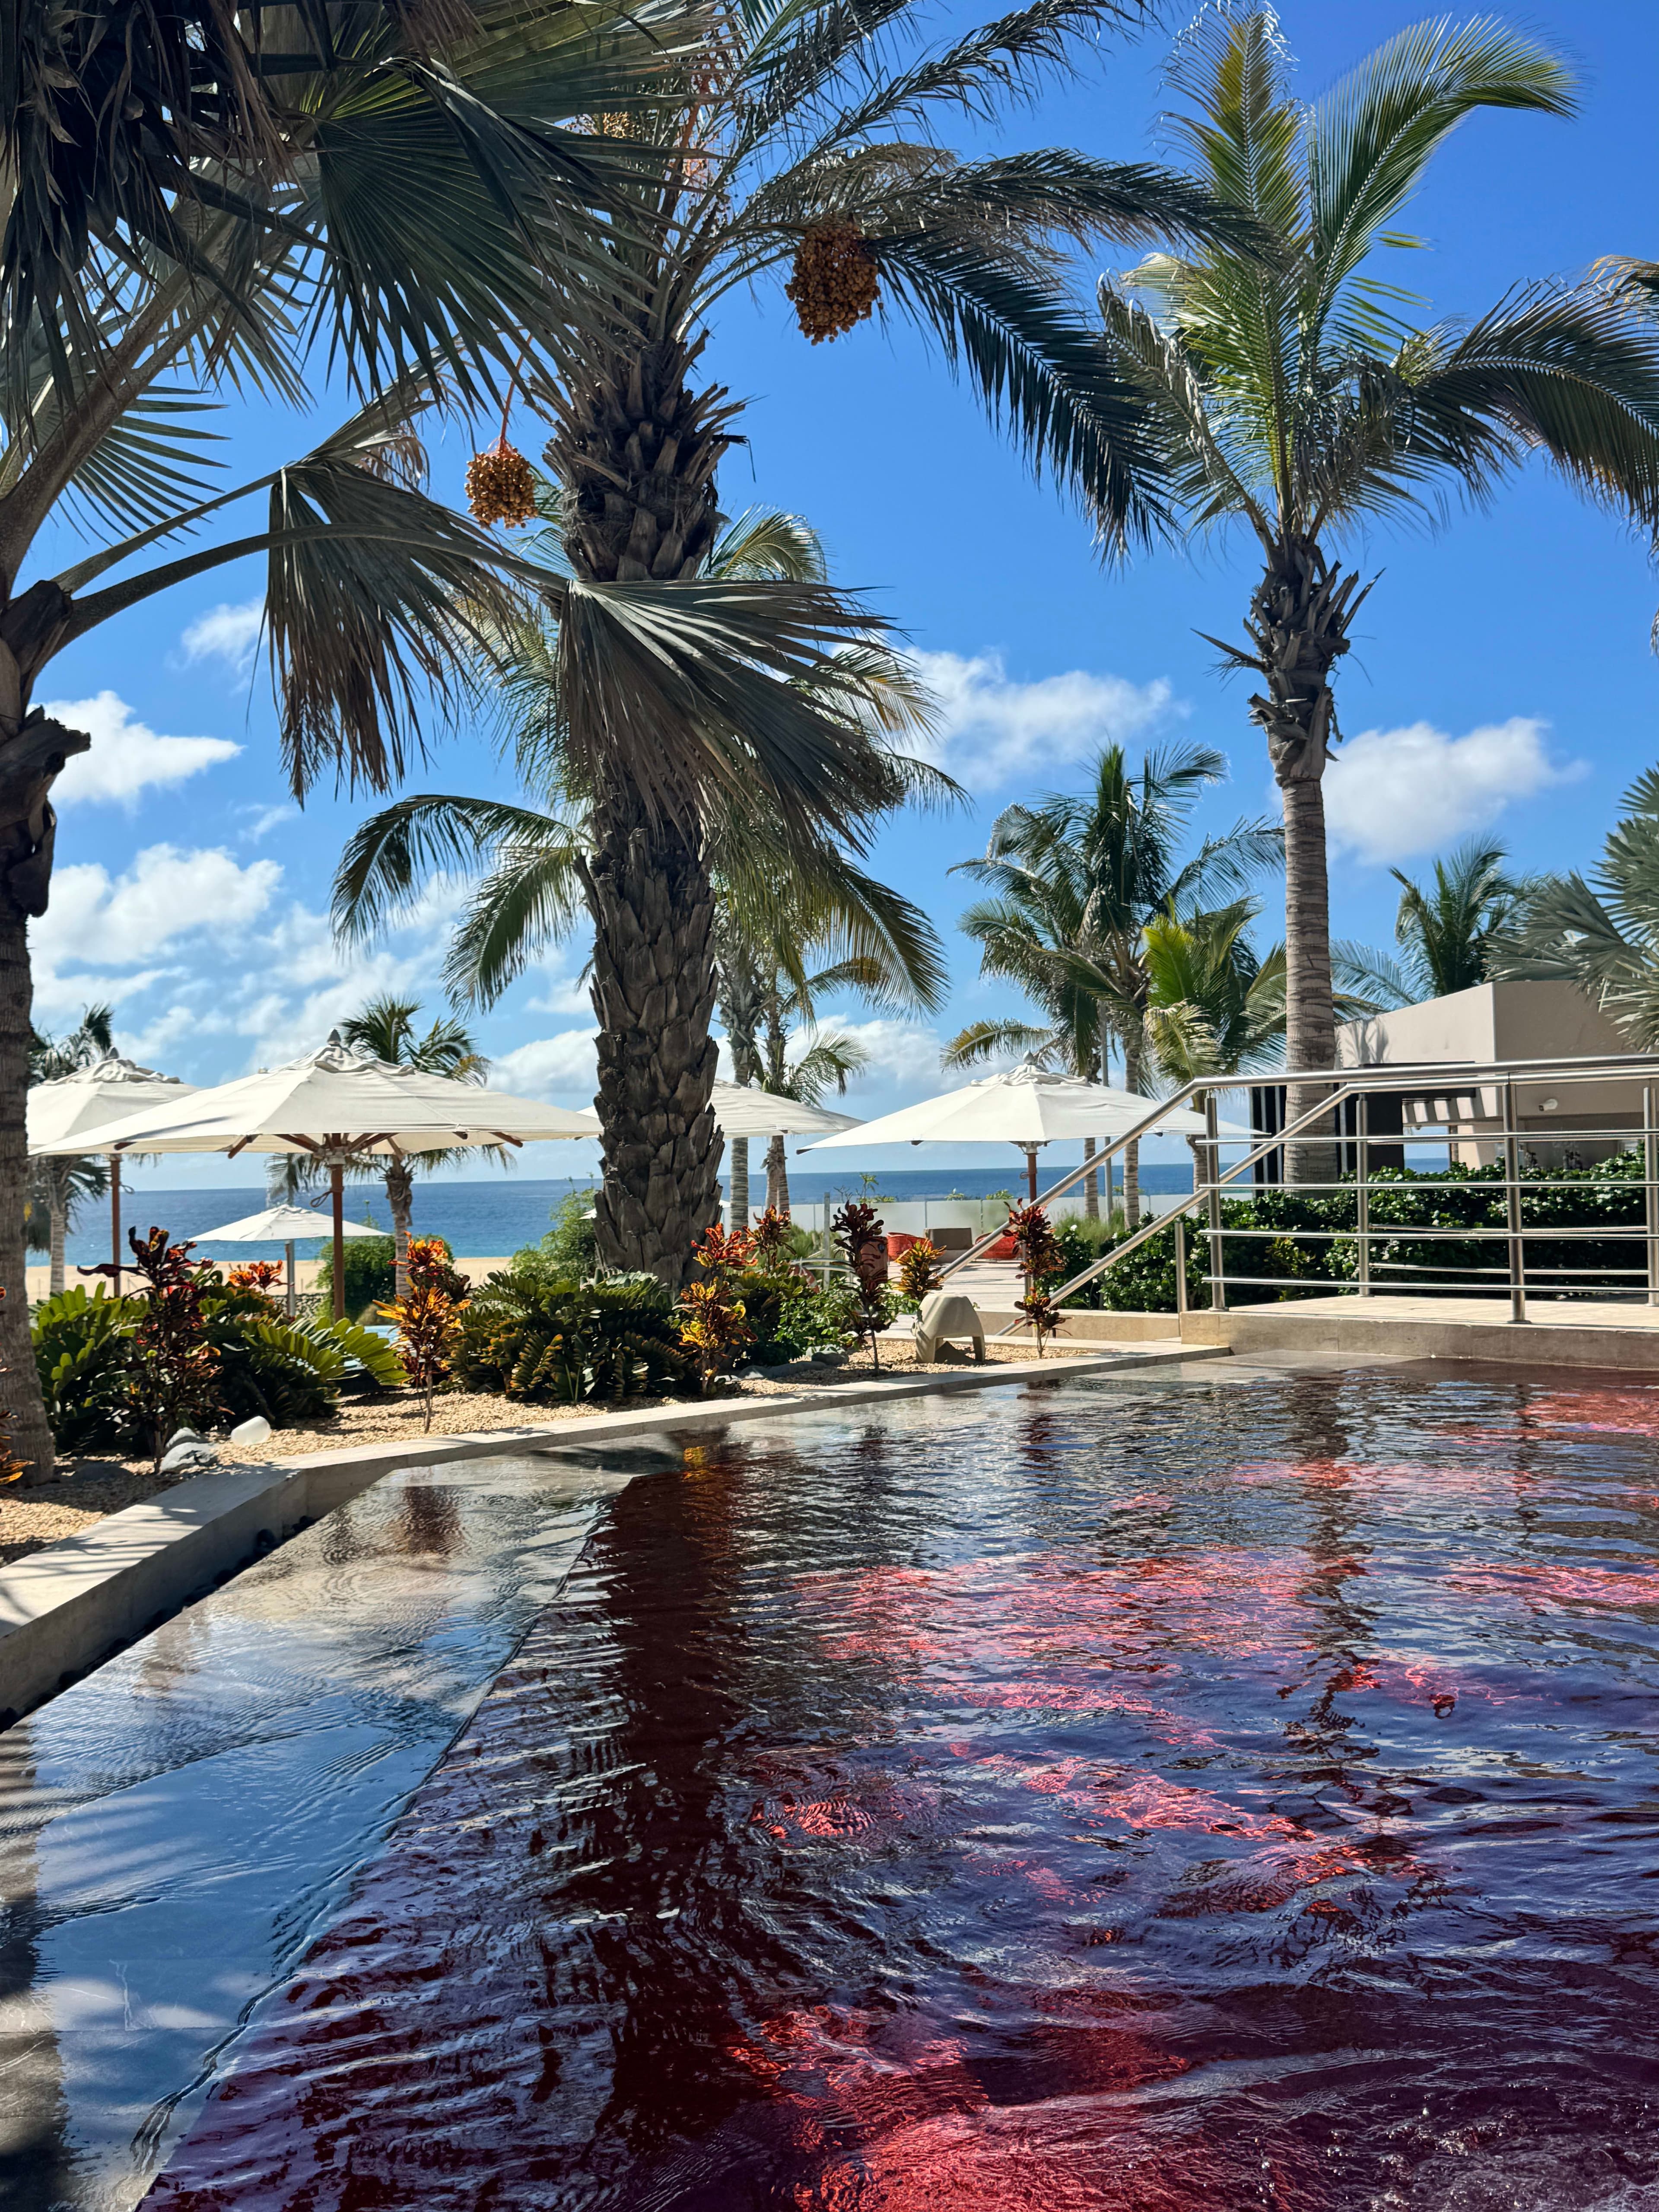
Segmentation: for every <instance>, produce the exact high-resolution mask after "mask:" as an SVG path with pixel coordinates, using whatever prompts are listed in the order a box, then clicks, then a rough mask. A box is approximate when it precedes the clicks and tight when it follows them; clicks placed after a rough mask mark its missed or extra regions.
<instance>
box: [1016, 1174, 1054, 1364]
mask: <svg viewBox="0 0 1659 2212" xmlns="http://www.w3.org/2000/svg"><path fill="white" fill-rule="evenodd" d="M1008 1234H1009V1236H1010V1237H1011V1238H1012V1241H1013V1247H1014V1258H1015V1259H1016V1260H1017V1261H1018V1263H1019V1271H1020V1273H1021V1274H1023V1275H1024V1278H1025V1295H1024V1297H1023V1298H1018V1299H1016V1300H1015V1310H1016V1311H1017V1312H1018V1313H1023V1314H1024V1316H1025V1318H1026V1320H1027V1321H1029V1322H1030V1324H1031V1327H1032V1328H1033V1329H1034V1330H1035V1331H1036V1347H1037V1358H1039V1359H1041V1358H1042V1349H1043V1346H1044V1344H1045V1342H1046V1341H1047V1340H1048V1338H1049V1337H1050V1336H1052V1335H1053V1334H1054V1333H1055V1331H1056V1330H1057V1329H1058V1328H1059V1327H1060V1308H1059V1307H1058V1306H1057V1305H1056V1304H1055V1303H1054V1299H1053V1298H1052V1297H1050V1296H1049V1295H1048V1291H1046V1290H1045V1289H1044V1287H1043V1285H1044V1284H1045V1283H1046V1282H1052V1281H1053V1280H1054V1277H1055V1275H1057V1274H1058V1273H1060V1272H1061V1270H1062V1269H1063V1268H1064V1267H1065V1263H1066V1255H1065V1253H1064V1252H1063V1251H1062V1250H1061V1249H1060V1239H1059V1237H1056V1236H1055V1234H1054V1231H1053V1229H1052V1228H1050V1226H1049V1225H1048V1215H1047V1214H1046V1213H1045V1212H1043V1210H1042V1207H1041V1206H1010V1207H1009V1209H1008Z"/></svg>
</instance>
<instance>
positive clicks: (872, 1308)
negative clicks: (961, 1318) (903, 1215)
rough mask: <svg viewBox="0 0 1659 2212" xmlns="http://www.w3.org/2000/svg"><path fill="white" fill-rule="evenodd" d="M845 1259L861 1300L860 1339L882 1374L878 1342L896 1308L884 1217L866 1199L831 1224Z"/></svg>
mask: <svg viewBox="0 0 1659 2212" xmlns="http://www.w3.org/2000/svg"><path fill="white" fill-rule="evenodd" d="M829 1227H830V1231H831V1233H832V1234H833V1235H834V1237H835V1240H836V1244H837V1245H838V1246H839V1247H840V1249H841V1253H842V1258H843V1259H844V1260H845V1261H846V1262H847V1264H848V1267H850V1268H851V1269H852V1272H853V1289H854V1295H855V1297H856V1298H857V1300H858V1326H859V1332H860V1335H863V1336H867V1337H868V1338H869V1340H870V1358H871V1363H872V1365H873V1366H874V1368H875V1370H876V1371H877V1373H878V1374H879V1373H880V1371H881V1352H880V1349H879V1346H878V1338H879V1336H880V1334H881V1332H882V1330H883V1329H884V1328H886V1326H887V1324H888V1322H890V1321H891V1320H892V1318H893V1315H894V1312H895V1311H896V1306H895V1303H894V1298H893V1293H892V1292H891V1291H890V1290H889V1289H888V1287H887V1236H886V1231H885V1229H884V1226H883V1224H882V1218H881V1216H880V1215H879V1214H878V1212H876V1209H875V1207H874V1206H869V1205H866V1203H865V1201H864V1200H862V1199H848V1201H847V1203H846V1205H845V1206H841V1207H840V1208H838V1210H837V1212H836V1217H835V1219H834V1220H833V1221H832V1222H831V1223H830V1225H829Z"/></svg>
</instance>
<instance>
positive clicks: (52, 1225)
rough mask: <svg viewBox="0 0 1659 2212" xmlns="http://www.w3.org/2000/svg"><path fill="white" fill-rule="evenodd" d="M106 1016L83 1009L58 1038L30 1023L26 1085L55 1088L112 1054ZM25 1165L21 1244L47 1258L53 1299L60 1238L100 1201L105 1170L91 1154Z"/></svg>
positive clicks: (59, 1280) (108, 1012)
mask: <svg viewBox="0 0 1659 2212" xmlns="http://www.w3.org/2000/svg"><path fill="white" fill-rule="evenodd" d="M112 1017H113V1009H112V1007H109V1006H88V1007H87V1008H85V1009H84V1011H83V1012H82V1016H81V1018H80V1020H79V1022H78V1023H76V1026H75V1027H74V1028H73V1029H72V1030H70V1031H69V1032H68V1033H67V1034H66V1035H65V1036H60V1037H53V1036H46V1035H45V1034H44V1033H43V1032H42V1031H41V1030H37V1029H35V1028H34V1027H33V1024H31V1025H30V1030H29V1060H28V1067H29V1081H30V1083H31V1085H33V1084H36V1083H55V1082H57V1081H58V1078H59V1077H60V1076H64V1075H73V1074H74V1073H76V1070H77V1069H79V1068H82V1067H90V1066H92V1065H93V1063H94V1061H96V1060H102V1059H104V1058H105V1056H106V1054H109V1053H112V1052H113V1051H114V1049H115V1039H114V1037H113V1036H112V1033H111V1030H110V1024H111V1021H112ZM108 1188H109V1170H108V1168H107V1167H106V1165H105V1164H104V1162H103V1161H102V1160H100V1159H99V1158H97V1157H96V1156H95V1155H94V1156H88V1157H87V1158H78V1157H77V1158H70V1157H69V1156H67V1155H66V1156H65V1157H64V1158H61V1159H51V1158H48V1159H40V1160H35V1161H33V1162H32V1163H31V1174H30V1178H29V1193H28V1200H27V1209H26V1226H25V1243H26V1244H27V1246H28V1247H29V1248H30V1249H33V1250H34V1251H37V1252H39V1251H45V1252H46V1253H48V1254H50V1255H51V1263H52V1272H51V1277H50V1295H51V1296H52V1297H54V1298H55V1297H58V1295H59V1294H60V1293H61V1291H62V1290H63V1288H64V1239H65V1238H66V1237H67V1236H68V1234H69V1231H70V1229H71V1228H72V1227H73V1226H74V1223H75V1216H76V1212H78V1211H79V1208H80V1205H81V1201H82V1200H83V1199H88V1198H101V1197H102V1196H103V1194H104V1193H105V1192H106V1190H107V1189H108ZM37 1221H38V1222H39V1223H40V1227H41V1228H43V1229H44V1231H45V1232H46V1235H45V1241H44V1243H43V1242H42V1241H41V1240H40V1237H38V1235H37V1233H36V1223H37Z"/></svg>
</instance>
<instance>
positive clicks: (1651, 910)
mask: <svg viewBox="0 0 1659 2212" xmlns="http://www.w3.org/2000/svg"><path fill="white" fill-rule="evenodd" d="M1621 804H1622V805H1623V807H1624V810H1625V811H1624V814H1623V817H1621V819H1620V821H1619V822H1617V823H1615V824H1614V825H1613V829H1611V830H1609V831H1608V833H1607V839H1606V842H1604V844H1603V846H1602V848H1601V865H1600V866H1599V867H1597V868H1595V869H1594V870H1593V871H1592V872H1591V873H1590V875H1589V878H1585V877H1584V876H1583V875H1580V874H1579V873H1578V872H1577V870H1575V871H1574V872H1572V873H1571V874H1570V875H1565V876H1545V877H1542V878H1539V879H1538V880H1537V881H1535V882H1534V883H1531V884H1528V885H1527V886H1526V889H1525V895H1524V896H1523V899H1522V903H1521V905H1520V907H1519V908H1518V910H1517V911H1516V914H1515V915H1513V917H1512V918H1511V920H1510V923H1509V925H1508V927H1506V928H1505V929H1504V930H1503V931H1502V932H1501V933H1498V934H1497V935H1496V936H1495V937H1494V938H1493V939H1492V943H1491V945H1490V947H1489V949H1488V959H1489V962H1490V967H1491V972H1492V974H1493V975H1498V976H1512V977H1516V978H1517V979H1520V980H1522V981H1548V982H1565V983H1576V984H1577V986H1578V987H1579V989H1580V990H1581V991H1583V993H1584V994H1585V995H1586V996H1587V997H1588V998H1589V999H1591V1000H1594V1002H1595V1005H1597V1006H1600V1008H1601V1011H1602V1012H1603V1013H1604V1014H1606V1015H1607V1017H1608V1018H1609V1019H1610V1020H1611V1021H1613V1023H1615V1024H1617V1026H1618V1027H1619V1028H1620V1029H1621V1030H1623V1031H1624V1033H1625V1035H1626V1037H1628V1038H1629V1040H1630V1042H1631V1045H1632V1048H1633V1049H1634V1050H1636V1051H1638V1052H1653V1051H1655V1050H1659V768H1650V769H1649V770H1648V771H1647V773H1646V775H1641V776H1638V778H1637V780H1636V781H1635V782H1634V783H1633V784H1632V786H1631V787H1630V789H1629V790H1628V791H1627V792H1626V793H1625V796H1624V799H1623V800H1622V801H1621Z"/></svg>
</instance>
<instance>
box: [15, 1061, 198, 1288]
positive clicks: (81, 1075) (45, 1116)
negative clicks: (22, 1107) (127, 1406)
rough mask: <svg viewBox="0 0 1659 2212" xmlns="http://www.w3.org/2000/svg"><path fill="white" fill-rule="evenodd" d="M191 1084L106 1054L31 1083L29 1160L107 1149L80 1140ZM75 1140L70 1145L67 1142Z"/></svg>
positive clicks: (114, 1243) (116, 1237) (114, 1192)
mask: <svg viewBox="0 0 1659 2212" xmlns="http://www.w3.org/2000/svg"><path fill="white" fill-rule="evenodd" d="M195 1088H196V1086H195V1085H194V1084H192V1083H180V1082H179V1079H178V1078H177V1077H176V1076H173V1075H158V1074H157V1073H156V1071H155V1069H154V1068H153V1067H140V1066H138V1064H137V1061H136V1060H123V1059H122V1058H121V1056H120V1054H118V1053H113V1052H112V1053H107V1054H105V1056H104V1058H103V1059H102V1060H94V1061H93V1063H92V1065H91V1066H89V1067H77V1068H76V1070H75V1072H74V1073H73V1074H72V1075H60V1076H58V1077H56V1078H54V1079H53V1080H52V1082H50V1083H36V1084H34V1085H32V1086H31V1088H30V1091H29V1095H28V1124H27V1132H28V1148H29V1153H30V1156H31V1158H33V1157H35V1156H37V1155H45V1154H46V1153H48V1152H50V1153H52V1154H55V1155H59V1156H61V1155H62V1154H64V1153H65V1152H68V1153H71V1154H74V1155H76V1156H77V1157H83V1156H86V1155H88V1154H91V1153H93V1152H104V1151H105V1147H104V1146H102V1145H92V1144H84V1143H82V1142H81V1141H80V1139H81V1136H82V1132H84V1131H88V1130H93V1129H96V1128H99V1127H101V1126H104V1125H106V1124H107V1123H109V1122H111V1121H116V1120H118V1119H124V1118H125V1116H127V1115H131V1114H136V1113H137V1112H138V1111H139V1110H140V1109H141V1108H148V1107H151V1106H167V1105H171V1104H173V1103H176V1102H177V1101H178V1100H179V1099H181V1098H188V1097H191V1095H192V1094H193V1092H194V1091H195ZM71 1138H74V1139H76V1142H75V1143H73V1144H71V1143H70V1141H69V1140H70V1139H71ZM107 1157H108V1159H109V1228H110V1258H111V1260H112V1263H113V1265H114V1267H115V1271H116V1273H115V1291H116V1295H117V1296H119V1295H120V1291H121V1272H120V1270H121V1163H120V1160H119V1158H118V1157H117V1155H116V1154H115V1153H114V1152H109V1153H108V1155H107Z"/></svg>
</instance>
